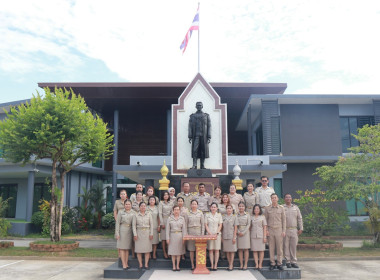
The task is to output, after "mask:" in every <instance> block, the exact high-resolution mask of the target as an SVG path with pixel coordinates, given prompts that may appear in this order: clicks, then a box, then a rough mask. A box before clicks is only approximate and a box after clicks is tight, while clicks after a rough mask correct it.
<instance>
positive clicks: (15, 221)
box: [7, 219, 30, 224]
mask: <svg viewBox="0 0 380 280" xmlns="http://www.w3.org/2000/svg"><path fill="white" fill-rule="evenodd" d="M7 220H8V221H9V222H11V223H19V224H26V223H30V222H27V221H26V220H22V219H7Z"/></svg>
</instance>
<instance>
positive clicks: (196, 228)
mask: <svg viewBox="0 0 380 280" xmlns="http://www.w3.org/2000/svg"><path fill="white" fill-rule="evenodd" d="M190 205H191V209H190V211H189V212H188V214H187V232H188V234H189V235H203V234H204V232H205V223H204V216H203V212H202V211H201V210H198V201H196V200H195V199H193V200H192V201H191V204H190ZM186 244H187V250H189V252H190V261H191V269H192V270H194V252H195V240H187V242H186Z"/></svg>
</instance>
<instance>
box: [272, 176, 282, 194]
mask: <svg viewBox="0 0 380 280" xmlns="http://www.w3.org/2000/svg"><path fill="white" fill-rule="evenodd" d="M273 189H274V192H275V193H276V194H277V196H278V198H281V197H282V179H273Z"/></svg>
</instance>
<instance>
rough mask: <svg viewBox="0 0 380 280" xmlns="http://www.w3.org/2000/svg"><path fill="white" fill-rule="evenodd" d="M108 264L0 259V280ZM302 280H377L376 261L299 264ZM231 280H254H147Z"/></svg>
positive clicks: (211, 279) (90, 275) (95, 269)
mask: <svg viewBox="0 0 380 280" xmlns="http://www.w3.org/2000/svg"><path fill="white" fill-rule="evenodd" d="M111 264H112V263H111V262H96V261H46V260H44V261H38V260H22V259H20V260H7V259H0V279H12V280H13V279H23V280H24V279H25V280H34V279H36V280H45V279H50V280H59V279H62V280H63V279H70V280H76V279H78V280H79V279H80V280H82V279H89V280H91V279H104V278H103V270H104V268H106V267H108V266H109V265H111ZM299 264H300V267H301V269H302V279H304V280H321V279H334V280H352V279H355V280H361V279H363V280H367V279H371V280H372V279H380V276H379V275H380V261H379V260H372V261H371V260H370V261H369V260H366V261H319V262H302V261H301V262H299ZM161 279H165V280H178V279H181V280H187V279H189V280H216V279H217V280H231V279H246V280H255V279H256V278H255V277H254V276H253V275H252V274H251V273H250V272H248V271H239V270H234V271H233V272H228V271H225V270H224V271H223V270H218V271H217V272H212V273H211V274H210V275H193V274H192V273H191V271H190V270H182V271H180V272H172V271H170V270H169V271H163V270H161V271H154V272H153V274H152V277H151V278H150V280H161Z"/></svg>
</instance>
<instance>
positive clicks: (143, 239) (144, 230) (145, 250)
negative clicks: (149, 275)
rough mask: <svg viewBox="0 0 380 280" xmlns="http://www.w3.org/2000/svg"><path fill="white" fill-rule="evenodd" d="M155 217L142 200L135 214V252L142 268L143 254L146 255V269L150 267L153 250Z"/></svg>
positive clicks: (133, 228)
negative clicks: (153, 217)
mask: <svg viewBox="0 0 380 280" xmlns="http://www.w3.org/2000/svg"><path fill="white" fill-rule="evenodd" d="M153 226H154V225H153V219H152V215H151V214H150V213H149V212H148V211H146V204H145V202H144V201H142V202H140V211H139V212H138V213H137V214H135V215H134V216H133V221H132V230H133V236H134V240H135V252H136V253H137V259H138V261H139V269H142V254H144V255H145V269H149V267H148V263H149V257H150V252H152V240H153Z"/></svg>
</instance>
